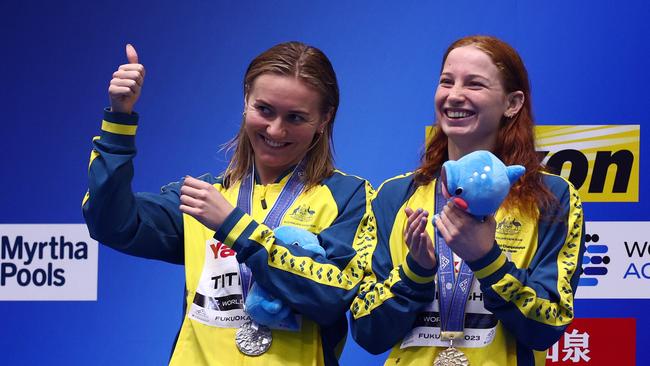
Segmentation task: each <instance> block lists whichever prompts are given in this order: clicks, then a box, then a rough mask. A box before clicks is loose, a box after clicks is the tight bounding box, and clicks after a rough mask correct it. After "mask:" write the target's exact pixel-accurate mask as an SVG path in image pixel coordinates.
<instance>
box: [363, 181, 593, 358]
mask: <svg viewBox="0 0 650 366" xmlns="http://www.w3.org/2000/svg"><path fill="white" fill-rule="evenodd" d="M413 177H414V175H413V174H412V173H409V174H405V175H401V176H398V177H395V178H393V179H389V180H387V181H386V182H384V184H382V186H381V187H380V189H379V190H378V192H377V195H376V197H375V198H374V199H373V201H372V212H373V215H374V220H369V222H375V223H376V229H377V235H376V238H377V243H376V247H375V250H374V254H373V258H372V267H371V270H372V274H371V275H369V276H367V277H366V279H364V282H363V283H362V285H361V287H360V291H359V294H358V296H357V298H356V299H355V300H354V302H353V304H352V307H351V314H352V318H351V320H352V334H353V337H354V339H355V340H356V341H357V343H359V344H360V345H361V346H362V347H364V348H365V349H366V350H368V351H370V352H371V353H381V352H384V351H386V350H388V349H390V348H391V347H392V351H391V353H390V356H389V357H388V359H387V361H386V365H431V364H433V361H434V359H435V358H436V356H437V355H438V354H439V352H440V351H442V350H443V349H445V348H447V346H448V341H447V342H445V341H442V340H441V339H440V314H439V307H438V301H437V291H436V282H437V279H436V276H435V274H436V269H432V270H427V269H425V268H423V267H421V266H419V265H418V264H417V263H416V262H415V261H414V260H413V259H412V257H411V255H410V254H409V253H408V249H407V246H406V244H405V241H404V234H403V233H404V229H405V227H406V222H407V220H406V215H405V214H404V208H405V207H411V208H413V209H416V208H422V209H424V210H427V211H429V212H431V213H433V212H434V207H435V188H434V187H435V185H436V181H435V180H434V181H432V182H431V183H429V184H427V185H419V186H418V185H416V184H414V181H413ZM542 180H543V182H544V184H545V185H546V186H547V187H548V189H549V190H550V191H551V192H552V194H553V195H554V196H555V197H556V199H557V204H556V205H555V206H554V207H552V209H550V210H548V212H537V215H536V216H535V217H529V216H530V215H528V216H527V215H524V214H522V213H521V212H519V211H518V210H517V209H511V210H505V209H499V210H498V212H497V213H496V216H495V218H496V221H497V228H496V234H495V243H496V244H497V245H494V247H493V248H492V250H491V251H490V252H489V253H487V255H485V256H484V257H483V258H481V259H479V260H477V261H475V262H471V263H468V265H469V267H470V269H471V270H472V271H473V272H474V277H475V279H474V283H473V287H472V289H471V291H470V293H469V299H468V302H467V306H466V309H465V311H466V312H465V320H464V322H465V323H464V326H465V332H464V337H463V338H462V339H461V340H457V341H454V346H455V347H456V348H459V349H460V350H461V351H463V352H464V353H465V354H466V355H467V356H468V358H469V361H470V364H471V365H483V366H485V365H494V366H505V365H544V364H545V356H546V352H545V351H546V349H548V348H549V347H550V346H552V345H553V344H554V343H555V342H556V341H557V340H558V339H559V338H560V336H561V335H562V334H563V332H564V329H565V328H566V327H567V325H568V324H569V323H570V322H571V321H572V319H573V317H574V309H573V297H574V294H575V290H576V287H577V284H578V278H579V274H580V272H581V261H582V253H583V252H584V236H585V235H584V217H583V212H582V204H581V201H580V197H579V196H578V193H577V191H576V190H575V188H574V187H573V186H572V185H571V184H570V183H569V182H568V181H566V180H565V179H563V178H561V177H559V176H556V175H551V174H543V176H542ZM538 211H539V210H538ZM432 216H433V215H432ZM540 218H541V219H540ZM426 230H427V232H428V234H429V235H430V236H431V238H433V237H434V227H433V225H432V223H431V221H429V222H428V223H427V227H426ZM434 299H435V301H434Z"/></svg>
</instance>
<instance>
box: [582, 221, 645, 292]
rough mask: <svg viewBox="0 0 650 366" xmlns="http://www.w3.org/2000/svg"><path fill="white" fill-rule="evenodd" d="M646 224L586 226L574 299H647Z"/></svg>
mask: <svg viewBox="0 0 650 366" xmlns="http://www.w3.org/2000/svg"><path fill="white" fill-rule="evenodd" d="M649 228H650V222H647V221H590V222H587V223H586V234H587V235H586V240H585V246H586V250H585V255H584V257H583V263H582V268H583V270H584V272H583V274H582V276H581V277H580V283H579V284H578V293H577V296H576V298H578V299H650V243H648V241H649V238H650V229H649Z"/></svg>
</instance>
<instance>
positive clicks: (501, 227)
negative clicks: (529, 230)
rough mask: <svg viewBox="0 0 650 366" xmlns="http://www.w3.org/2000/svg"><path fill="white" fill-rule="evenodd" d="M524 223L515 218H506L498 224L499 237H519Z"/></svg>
mask: <svg viewBox="0 0 650 366" xmlns="http://www.w3.org/2000/svg"><path fill="white" fill-rule="evenodd" d="M521 229H522V223H521V221H519V220H517V219H516V218H514V217H510V216H506V217H505V218H503V220H501V221H499V222H498V223H497V235H503V236H517V235H519V234H520V233H521Z"/></svg>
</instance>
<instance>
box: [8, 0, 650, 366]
mask: <svg viewBox="0 0 650 366" xmlns="http://www.w3.org/2000/svg"><path fill="white" fill-rule="evenodd" d="M615 3H616V2H613V1H606V0H596V1H571V2H542V1H530V2H526V1H515V0H504V1H490V2H488V1H478V0H477V1H469V0H461V1H453V2H451V1H445V2H443V1H399V2H398V1H393V2H386V3H380V2H376V1H362V2H347V1H341V2H337V1H320V0H319V1H309V2H308V1H259V2H244V1H187V2H185V3H181V2H177V1H140V0H137V1H128V2H118V1H106V0H97V1H53V2H50V1H41V2H38V1H28V0H27V1H21V2H19V1H14V0H8V1H3V2H2V4H1V5H0V20H1V21H0V37H1V38H0V39H2V41H3V42H2V48H3V52H2V53H3V54H4V56H3V57H2V58H0V67H1V72H2V77H1V79H0V80H2V85H1V87H0V103H2V114H3V115H4V116H5V117H3V118H4V120H3V123H2V124H3V126H5V127H3V128H2V132H1V133H0V136H1V137H0V149H1V150H0V153H1V155H0V156H2V158H1V161H2V163H1V166H0V174H2V176H1V182H2V189H0V208H1V210H0V223H81V222H83V219H82V215H81V210H80V204H81V199H82V196H83V194H84V193H85V191H86V169H87V164H88V157H89V153H90V149H91V139H92V137H93V136H95V135H96V134H98V131H99V127H100V120H101V117H102V108H103V107H105V106H106V105H107V104H108V97H107V88H108V82H109V80H110V78H111V74H112V72H113V71H114V69H115V68H116V67H117V66H118V65H119V64H121V63H124V62H126V60H125V56H124V45H125V43H127V42H130V43H132V44H134V45H135V46H136V48H137V50H138V53H139V55H140V62H141V63H143V64H145V66H146V68H147V76H146V82H145V84H144V89H143V94H142V97H141V99H140V102H139V103H138V105H137V108H136V109H137V111H139V113H140V114H141V123H140V127H139V130H138V138H137V145H138V148H139V152H138V156H137V158H136V161H135V167H136V178H135V180H134V189H135V190H141V191H157V190H158V189H159V187H160V186H161V185H163V184H165V183H167V182H170V181H175V180H178V179H179V178H180V177H181V176H183V175H185V174H192V175H198V174H201V173H204V172H207V171H210V172H213V173H219V172H220V171H222V170H223V169H224V168H225V156H224V155H223V153H220V152H219V146H220V144H222V143H223V142H225V141H226V140H227V139H228V138H230V137H231V136H233V135H234V134H235V132H236V131H237V129H238V126H239V122H240V116H241V111H242V100H243V97H242V87H241V80H242V77H243V73H244V71H245V68H246V66H247V65H248V62H249V61H250V60H251V59H252V58H253V57H254V56H255V55H257V54H258V53H260V52H261V51H263V50H264V49H266V48H268V47H270V46H271V45H273V44H275V43H278V42H282V41H288V40H301V41H304V42H306V43H310V44H313V45H315V46H317V47H319V48H321V49H322V50H323V51H324V52H325V53H326V54H327V55H328V56H329V57H330V58H331V60H332V63H333V65H334V67H335V69H336V72H337V75H338V78H339V82H340V86H341V107H340V112H339V114H338V118H337V121H336V124H335V138H334V140H335V147H336V154H337V163H338V166H339V167H340V168H341V169H342V170H344V171H346V172H349V173H353V174H357V175H360V176H363V177H366V178H368V179H369V180H370V181H371V182H372V183H373V185H375V186H378V185H379V184H380V183H381V182H382V181H383V180H384V179H386V178H389V177H392V176H394V175H397V174H399V173H401V172H404V171H408V170H412V169H413V168H414V167H415V166H416V165H417V163H418V159H419V155H420V152H421V148H422V142H423V136H424V130H425V127H426V126H427V125H429V124H430V123H431V122H432V121H433V115H434V109H433V94H434V91H435V85H436V82H437V77H438V71H439V65H440V61H441V57H442V53H443V52H444V50H445V48H446V46H447V45H448V44H449V43H450V42H451V41H453V40H455V39H457V38H459V37H461V36H464V35H468V34H476V33H482V34H492V35H496V36H498V37H500V38H502V39H504V40H506V41H507V42H509V43H511V44H512V45H513V46H514V47H515V48H516V49H517V50H519V52H520V53H521V55H522V57H523V59H524V60H525V62H526V65H527V67H528V70H529V73H530V77H531V82H532V87H533V105H534V112H535V116H536V120H537V122H538V123H541V124H570V125H571V124H591V125H594V124H638V125H641V130H642V132H643V131H645V128H647V126H649V123H648V111H647V109H648V96H649V93H648V85H650V73H649V72H648V71H647V68H648V59H647V57H648V52H647V51H646V50H647V45H646V43H647V39H648V38H649V37H650V25H649V24H650V23H648V22H647V17H648V15H649V14H650V11H649V10H650V5H648V3H647V2H646V1H642V0H634V1H627V2H623V3H622V4H621V5H615ZM619 3H620V2H619ZM642 142H643V134H642ZM648 160H650V159H649V158H648V156H647V152H646V150H644V149H643V148H642V150H641V159H640V162H641V165H640V169H641V172H642V177H641V182H640V192H639V202H637V203H607V204H605V203H586V204H585V213H586V218H587V220H592V221H593V220H605V221H618V220H621V221H650V210H648V208H649V207H648V196H646V195H647V194H648V188H647V186H646V185H645V184H644V183H645V182H646V181H645V179H644V178H643V172H645V171H646V170H647V169H645V168H646V167H647V166H648V163H647V162H648ZM98 281H99V283H98V299H97V301H96V302H95V301H91V302H48V301H43V302H22V301H15V302H0V364H3V365H40V364H51V365H54V364H57V365H59V364H60V365H91V364H92V365H162V364H165V363H166V362H167V359H168V357H169V352H170V347H171V345H172V343H173V341H174V336H175V334H176V331H177V329H178V326H179V324H180V321H181V307H182V293H183V269H182V267H180V266H174V265H169V264H163V263H158V262H155V261H148V260H142V259H138V258H132V257H128V256H125V255H122V254H120V253H117V252H115V251H113V250H111V249H107V248H105V247H100V251H99V276H98ZM0 291H1V289H0ZM648 305H650V300H579V301H578V302H577V305H576V308H577V314H578V316H579V317H633V318H636V319H637V326H638V331H637V345H638V347H637V360H638V362H639V364H645V363H647V362H649V361H650V350H649V349H648V348H647V347H643V345H645V344H647V343H648V341H649V340H650V331H648V330H647V329H646V328H645V327H644V326H642V324H648V318H649V317H648V315H647V314H646V309H647V307H648ZM384 357H385V356H370V355H368V354H366V353H365V352H363V351H362V350H360V349H359V348H358V347H357V346H356V345H355V344H354V342H353V341H352V340H351V339H348V343H347V346H346V349H345V352H344V354H343V358H342V361H341V363H342V364H343V365H353V364H364V365H365V364H367V365H375V364H376V365H379V364H381V360H383V358H384Z"/></svg>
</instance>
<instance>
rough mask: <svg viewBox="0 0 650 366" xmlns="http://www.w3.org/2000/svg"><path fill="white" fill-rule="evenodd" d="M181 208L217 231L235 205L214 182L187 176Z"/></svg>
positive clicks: (182, 192)
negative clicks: (218, 189) (220, 191)
mask: <svg viewBox="0 0 650 366" xmlns="http://www.w3.org/2000/svg"><path fill="white" fill-rule="evenodd" d="M180 210H181V211H182V212H183V213H186V214H188V215H190V216H192V217H194V218H195V219H197V220H198V221H199V222H200V223H202V224H203V225H204V226H205V227H207V228H209V229H211V230H214V231H216V230H217V229H218V228H219V226H221V224H223V222H224V221H225V220H226V217H228V215H230V213H231V212H232V211H233V210H234V207H233V206H232V205H231V204H230V203H229V202H228V201H226V199H225V198H224V197H223V195H222V194H221V193H219V191H217V189H216V188H215V187H214V186H213V185H212V184H210V183H207V182H204V181H202V180H199V179H196V178H192V177H190V176H187V177H185V180H184V182H183V186H182V187H181V205H180Z"/></svg>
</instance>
